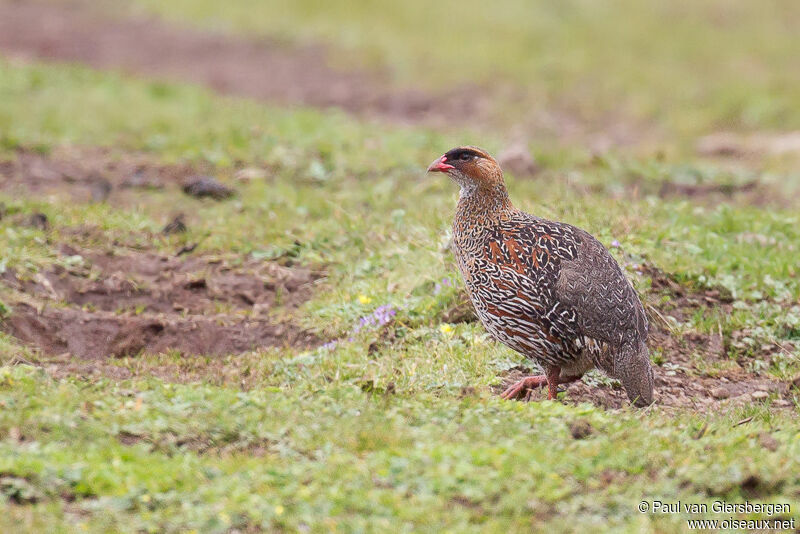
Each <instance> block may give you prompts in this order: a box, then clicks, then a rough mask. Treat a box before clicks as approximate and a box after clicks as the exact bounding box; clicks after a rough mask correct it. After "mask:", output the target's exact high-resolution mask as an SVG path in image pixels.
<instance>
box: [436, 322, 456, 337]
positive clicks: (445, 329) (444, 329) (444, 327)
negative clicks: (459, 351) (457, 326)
mask: <svg viewBox="0 0 800 534" xmlns="http://www.w3.org/2000/svg"><path fill="white" fill-rule="evenodd" d="M439 332H441V333H442V334H446V335H450V334H452V333H453V327H452V326H450V325H449V324H447V323H444V324H440V325H439Z"/></svg>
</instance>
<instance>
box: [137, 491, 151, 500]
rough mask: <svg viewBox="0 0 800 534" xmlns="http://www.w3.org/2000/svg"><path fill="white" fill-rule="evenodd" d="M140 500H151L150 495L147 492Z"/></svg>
mask: <svg viewBox="0 0 800 534" xmlns="http://www.w3.org/2000/svg"><path fill="white" fill-rule="evenodd" d="M139 500H140V501H142V502H150V495H148V494H146V493H145V494H144V495H142V496H141V497H139Z"/></svg>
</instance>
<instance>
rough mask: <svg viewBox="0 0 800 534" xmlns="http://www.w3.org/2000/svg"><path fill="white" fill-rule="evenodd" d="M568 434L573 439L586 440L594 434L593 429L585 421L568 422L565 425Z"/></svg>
mask: <svg viewBox="0 0 800 534" xmlns="http://www.w3.org/2000/svg"><path fill="white" fill-rule="evenodd" d="M567 426H568V427H569V433H570V435H572V438H573V439H584V438H588V437H589V436H591V435H592V432H594V427H592V424H591V423H590V422H589V421H587V420H586V419H578V420H577V421H570V422H569V423H567Z"/></svg>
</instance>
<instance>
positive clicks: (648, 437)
mask: <svg viewBox="0 0 800 534" xmlns="http://www.w3.org/2000/svg"><path fill="white" fill-rule="evenodd" d="M2 380H3V382H2V394H1V395H0V402H2V403H3V405H4V406H5V407H6V409H5V410H4V411H3V414H2V416H0V421H1V422H0V424H1V425H2V426H3V427H4V428H6V429H9V428H13V429H16V431H15V436H17V437H16V440H17V441H16V442H14V441H13V439H6V440H5V442H4V443H3V445H2V447H0V451H2V453H1V454H0V467H1V468H2V472H3V473H6V475H4V477H3V478H0V480H2V484H1V485H2V487H3V488H4V489H5V491H6V493H7V494H11V495H12V498H15V499H17V500H19V501H22V502H26V503H28V504H26V505H25V506H20V505H17V506H13V507H11V509H10V510H11V514H10V515H9V514H6V515H5V516H4V518H3V519H2V521H5V522H7V523H6V526H7V528H11V526H12V525H14V524H15V523H16V522H17V521H20V520H24V517H25V514H26V513H27V514H28V516H29V517H36V518H37V519H36V521H38V522H39V523H38V524H39V525H40V526H41V527H45V528H46V530H48V531H54V530H58V529H63V530H70V529H71V528H74V526H75V525H77V526H78V527H79V528H81V529H84V530H113V531H117V530H125V531H137V530H139V531H142V530H143V531H158V532H171V531H175V532H177V531H187V530H192V529H194V530H197V531H200V532H226V531H228V530H229V529H230V528H240V529H242V528H244V529H246V528H264V529H267V530H273V529H278V530H284V529H285V530H297V529H304V528H308V529H311V530H313V531H317V530H329V529H333V530H341V531H353V530H377V529H386V528H391V529H392V530H395V531H418V530H420V529H423V530H435V531H441V530H450V531H478V530H490V531H495V530H498V531H499V530H509V529H511V530H519V531H521V530H529V529H531V528H538V527H539V526H541V525H542V524H543V523H541V522H540V521H541V520H544V521H547V519H546V518H548V517H551V518H557V517H559V516H563V515H567V514H568V515H569V517H570V519H569V528H566V527H567V525H566V524H562V526H561V528H565V530H571V529H572V528H581V527H583V526H589V525H591V524H593V523H594V522H595V521H597V517H607V520H608V523H607V525H608V527H609V528H615V529H622V530H630V531H639V530H640V529H642V528H657V529H658V530H659V531H676V532H677V531H680V530H681V518H679V517H669V516H666V517H657V516H655V517H653V516H647V515H642V514H640V513H639V512H638V511H637V510H636V509H635V504H637V503H638V502H639V501H640V500H642V499H643V498H659V499H663V500H678V499H687V500H690V501H692V502H694V501H698V502H709V503H710V502H711V500H712V498H711V495H713V496H716V497H719V498H724V499H731V500H732V499H737V498H741V497H750V498H753V497H758V498H760V499H763V500H766V501H775V502H781V501H782V500H785V499H782V498H781V497H780V495H781V494H783V495H790V494H791V493H792V492H795V491H797V489H798V481H797V479H796V477H794V476H793V475H791V473H796V472H797V468H798V465H797V458H798V456H797V455H796V454H794V455H793V454H792V453H791V451H792V450H794V449H796V448H797V444H798V442H800V435H797V433H796V428H795V430H791V429H790V427H785V429H784V430H780V431H775V432H773V434H772V435H773V436H774V437H775V439H776V440H778V443H779V444H780V448H779V451H780V452H769V451H765V450H764V449H763V448H762V446H761V445H760V443H759V441H758V436H759V432H762V431H766V430H769V429H770V428H774V427H775V426H778V425H781V424H782V423H786V422H787V421H784V420H782V419H778V420H770V419H769V418H768V417H767V416H766V414H765V412H764V411H763V410H759V409H758V408H756V409H755V410H754V412H753V413H754V414H756V415H757V418H756V420H755V421H754V422H751V424H750V425H748V426H739V427H734V428H731V424H732V423H733V422H734V420H733V419H732V418H731V417H730V416H728V417H722V418H714V419H713V420H712V421H711V423H710V428H709V430H707V437H705V438H703V439H699V440H698V439H692V436H693V435H696V433H697V431H698V429H699V428H700V426H701V425H702V424H703V422H702V420H698V419H689V420H685V421H681V422H678V421H670V420H669V419H667V420H665V419H664V418H661V417H653V416H647V415H641V414H636V413H634V412H623V413H621V414H605V413H603V412H601V411H598V410H596V409H595V408H593V407H591V406H589V405H582V406H578V407H566V406H562V405H560V404H558V403H553V402H543V403H540V404H537V405H535V408H533V409H532V408H531V407H530V406H529V405H524V404H518V403H508V402H501V401H499V400H498V399H496V398H489V397H488V396H485V395H480V396H467V397H464V398H461V399H459V398H458V397H453V396H448V395H437V394H433V393H419V394H416V395H413V396H406V395H400V396H388V397H387V396H382V395H377V394H371V393H364V392H363V391H362V390H361V389H360V388H357V387H348V386H346V385H329V386H328V387H327V388H325V389H324V390H321V391H315V392H314V393H313V394H309V393H305V392H303V391H301V390H297V389H291V388H290V389H282V388H272V387H261V388H259V389H257V390H252V391H247V392H242V391H237V390H235V389H230V388H224V387H215V386H210V385H204V384H191V385H174V384H169V383H163V382H160V381H157V380H153V379H136V380H132V381H125V382H121V383H117V382H112V381H108V380H102V379H101V380H92V381H86V380H81V379H73V378H71V379H66V380H62V381H54V380H52V379H51V378H49V377H48V376H47V375H46V374H45V373H43V372H42V371H40V370H37V369H33V368H30V367H27V366H18V367H15V368H11V369H6V370H5V371H4V374H3V378H2ZM43 399H47V401H46V402H44V401H43ZM9 408H11V409H9ZM737 417H738V416H737ZM734 418H735V417H734ZM576 421H580V422H581V423H582V424H584V425H585V424H587V423H588V424H589V425H590V426H591V433H590V435H589V436H588V437H586V438H584V439H574V438H573V437H572V435H571V431H570V425H572V424H574V423H575V422H576ZM620 442H624V443H625V447H622V448H621V447H620V446H619V444H620ZM752 458H758V462H757V463H756V464H755V465H750V466H749V467H748V468H746V469H742V465H743V463H750V460H751V459H752ZM11 474H13V475H11ZM750 477H755V478H756V479H757V482H752V481H751V482H749V483H748V482H746V480H747V479H748V478H750ZM604 479H605V480H608V481H612V482H613V484H611V485H609V486H606V485H604V483H603V482H601V481H602V480H604ZM778 491H780V492H782V493H776V492H778ZM702 494H707V495H709V496H706V497H700V496H699V495H702ZM65 499H66V500H71V499H75V500H76V504H63V505H62V507H61V509H59V506H54V503H58V502H63V500H65ZM609 512H611V513H610V514H609ZM536 517H538V518H540V520H535V519H534V518H536ZM551 524H552V526H553V527H554V528H556V529H559V527H558V523H557V522H555V521H554V522H553V523H551Z"/></svg>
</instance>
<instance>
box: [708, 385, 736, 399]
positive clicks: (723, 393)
mask: <svg viewBox="0 0 800 534" xmlns="http://www.w3.org/2000/svg"><path fill="white" fill-rule="evenodd" d="M711 396H712V397H714V398H715V399H727V398H728V397H730V396H731V394H730V392H729V391H728V390H727V389H725V388H714V389H712V390H711Z"/></svg>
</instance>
